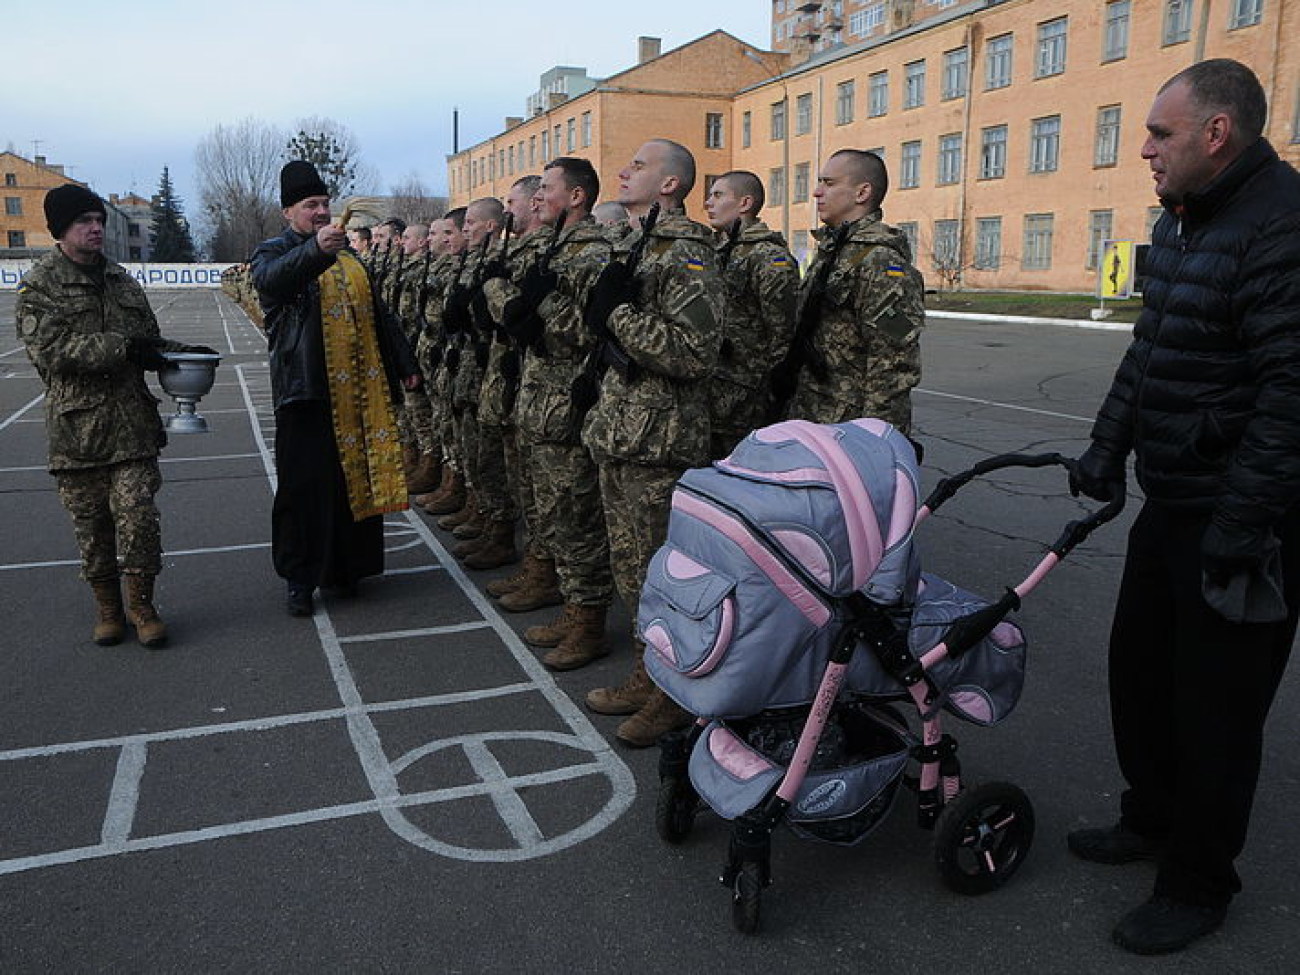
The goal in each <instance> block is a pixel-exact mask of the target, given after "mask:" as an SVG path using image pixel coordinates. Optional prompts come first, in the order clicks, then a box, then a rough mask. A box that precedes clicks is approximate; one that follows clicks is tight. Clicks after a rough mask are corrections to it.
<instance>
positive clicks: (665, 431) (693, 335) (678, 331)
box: [582, 210, 723, 468]
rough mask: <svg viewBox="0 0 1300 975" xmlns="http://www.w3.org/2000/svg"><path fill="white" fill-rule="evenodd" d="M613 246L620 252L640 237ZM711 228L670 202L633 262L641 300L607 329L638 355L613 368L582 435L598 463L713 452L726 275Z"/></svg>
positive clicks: (698, 460)
mask: <svg viewBox="0 0 1300 975" xmlns="http://www.w3.org/2000/svg"><path fill="white" fill-rule="evenodd" d="M641 236H642V232H641V231H640V230H636V231H634V232H633V233H631V234H629V235H628V236H627V237H625V238H623V239H622V240H620V241H619V242H618V243H617V244H616V245H615V252H614V257H615V258H616V259H617V258H622V257H624V256H626V254H627V252H628V251H629V250H631V248H632V247H633V246H634V245H635V244H636V242H637V241H638V240H639V239H640V238H641ZM716 255H717V252H716V251H715V250H714V247H713V239H712V236H711V234H710V233H709V230H708V228H707V227H704V226H702V225H701V224H698V223H696V222H695V221H694V220H691V219H690V218H689V217H687V216H686V214H685V212H683V211H681V210H672V211H665V212H664V213H663V214H662V215H661V216H660V218H659V221H658V223H657V224H656V225H655V227H654V230H653V231H651V233H650V240H649V245H648V246H647V247H646V248H645V250H644V251H643V252H642V257H641V262H640V264H639V266H638V267H637V269H636V279H637V286H638V289H639V294H638V297H637V300H636V302H635V304H625V305H620V306H618V307H617V308H615V309H614V311H613V313H612V314H611V315H610V316H609V329H610V331H611V332H612V333H613V334H614V337H615V339H616V340H617V342H618V344H619V346H620V347H621V348H622V349H623V351H624V352H625V353H627V355H628V356H629V357H630V358H631V360H632V362H633V363H634V364H635V371H636V375H635V376H633V377H632V378H631V379H625V378H624V377H623V376H621V375H620V374H619V373H618V371H616V370H614V369H608V370H606V372H605V375H604V378H603V379H602V380H601V384H600V398H599V400H597V402H596V405H595V406H593V407H592V408H591V412H590V413H588V414H587V418H586V421H585V423H584V424H583V429H582V441H583V443H584V444H586V446H587V449H588V450H590V451H591V453H592V456H593V457H594V458H595V460H596V462H597V463H604V462H606V461H626V462H630V463H634V464H642V465H645V466H649V467H680V468H687V467H691V466H693V465H696V464H702V463H705V462H707V461H708V459H709V404H708V382H707V380H708V379H709V377H710V376H712V375H713V370H714V367H715V366H716V365H717V361H718V350H719V346H720V345H721V342H722V329H721V327H720V325H719V321H720V320H721V317H722V301H723V299H722V280H721V277H720V276H719V275H718V266H717V256H716Z"/></svg>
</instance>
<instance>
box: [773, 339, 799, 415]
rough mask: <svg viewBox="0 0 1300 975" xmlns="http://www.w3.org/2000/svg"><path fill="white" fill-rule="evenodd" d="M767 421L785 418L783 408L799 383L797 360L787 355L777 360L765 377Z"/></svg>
mask: <svg viewBox="0 0 1300 975" xmlns="http://www.w3.org/2000/svg"><path fill="white" fill-rule="evenodd" d="M767 384H768V393H769V396H768V406H767V417H766V419H767V422H768V423H778V422H780V421H781V420H784V419H785V408H786V405H787V404H788V403H789V402H790V400H791V399H792V398H793V397H794V391H795V388H796V387H797V386H798V385H799V360H797V359H795V358H793V357H789V356H787V357H786V358H784V359H782V360H781V361H780V362H778V363H777V364H776V366H775V368H773V369H772V372H771V373H770V374H769V375H768V378H767Z"/></svg>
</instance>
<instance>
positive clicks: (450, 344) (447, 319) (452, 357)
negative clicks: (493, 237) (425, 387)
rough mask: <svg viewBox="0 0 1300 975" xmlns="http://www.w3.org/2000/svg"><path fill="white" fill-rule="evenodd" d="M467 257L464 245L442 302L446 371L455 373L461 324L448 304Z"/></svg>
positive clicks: (463, 269) (466, 249) (467, 250)
mask: <svg viewBox="0 0 1300 975" xmlns="http://www.w3.org/2000/svg"><path fill="white" fill-rule="evenodd" d="M468 259H469V247H468V246H466V247H465V248H464V249H463V250H461V252H460V261H459V262H458V263H457V264H456V274H455V276H454V277H453V278H452V279H451V287H449V288H448V289H447V297H446V298H444V299H443V303H442V330H443V334H444V335H445V336H446V340H447V351H446V355H445V361H446V363H447V372H448V373H450V374H451V375H453V376H454V375H456V370H457V369H458V368H460V343H459V342H457V341H456V336H457V335H459V334H460V331H461V328H462V324H461V322H460V321H459V319H457V318H455V317H454V315H453V314H452V313H450V310H449V308H448V306H449V305H450V304H451V298H452V295H453V294H455V293H456V290H457V289H458V288H459V287H460V278H461V275H462V274H464V273H465V262H466V261H467V260H468Z"/></svg>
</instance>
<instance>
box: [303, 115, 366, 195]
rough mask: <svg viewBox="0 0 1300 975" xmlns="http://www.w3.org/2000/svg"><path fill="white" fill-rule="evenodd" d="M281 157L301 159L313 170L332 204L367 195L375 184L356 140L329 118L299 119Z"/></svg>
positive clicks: (349, 132) (350, 131) (342, 126)
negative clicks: (331, 199)
mask: <svg viewBox="0 0 1300 975" xmlns="http://www.w3.org/2000/svg"><path fill="white" fill-rule="evenodd" d="M283 156H284V158H285V159H286V160H287V159H305V160H306V161H307V162H309V163H311V164H312V165H313V166H315V167H316V172H318V173H320V178H321V179H322V180H324V181H325V186H326V188H327V189H328V190H329V195H330V197H331V198H333V199H335V200H341V199H343V198H344V197H346V196H352V195H353V194H355V193H369V192H370V188H371V187H372V186H373V185H374V183H375V177H374V173H373V171H372V170H371V169H370V167H369V166H367V165H366V164H365V163H363V162H362V161H361V147H360V146H359V145H358V144H357V137H356V136H355V135H354V134H353V132H352V130H351V129H349V128H348V127H347V126H346V125H343V124H341V123H339V122H336V121H334V120H333V119H330V118H322V117H320V116H312V117H311V118H305V119H299V120H298V121H297V123H295V125H294V134H293V136H292V137H291V138H290V139H289V140H288V142H287V143H286V144H285V146H284V151H283Z"/></svg>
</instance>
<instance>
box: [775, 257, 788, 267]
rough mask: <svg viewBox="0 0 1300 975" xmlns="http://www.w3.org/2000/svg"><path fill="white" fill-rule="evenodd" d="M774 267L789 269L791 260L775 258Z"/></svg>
mask: <svg viewBox="0 0 1300 975" xmlns="http://www.w3.org/2000/svg"><path fill="white" fill-rule="evenodd" d="M772 266H773V267H789V266H790V258H788V257H774V258H773V259H772Z"/></svg>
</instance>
